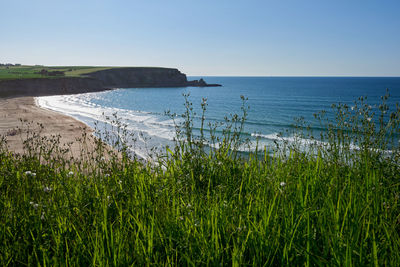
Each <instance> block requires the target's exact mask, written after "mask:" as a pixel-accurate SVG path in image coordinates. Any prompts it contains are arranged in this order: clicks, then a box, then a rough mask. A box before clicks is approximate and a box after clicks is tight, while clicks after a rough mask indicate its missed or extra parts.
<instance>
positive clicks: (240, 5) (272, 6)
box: [0, 0, 400, 76]
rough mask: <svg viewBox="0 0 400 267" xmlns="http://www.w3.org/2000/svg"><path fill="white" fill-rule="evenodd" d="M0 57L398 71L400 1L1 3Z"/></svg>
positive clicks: (246, 70)
mask: <svg viewBox="0 0 400 267" xmlns="http://www.w3.org/2000/svg"><path fill="white" fill-rule="evenodd" d="M0 18H1V20H0V21H1V24H0V25H1V26H0V34H1V35H0V62H3V63H4V62H10V63H22V64H43V65H106V66H163V67H176V68H179V69H180V70H181V71H183V72H185V73H186V74H188V75H250V76H270V75H272V76H280V75H283V76H291V75H293V76H297V75H307V76H314V75H324V76H325V75H326V76H331V75H334V76H341V75H346V76H400V1H399V0H393V1H386V0H376V1H370V0H345V1H342V0H329V1H328V0H326V1H324V0H292V1H290V0H275V1H268V0H263V1H258V0H257V1H256V0H212V1H211V0H210V1H209V0H201V1H200V0H180V1H178V0H157V1H156V0H140V1H139V0H132V1H128V0H126V1H122V0H108V1H106V0H95V1H92V0H80V1H72V0H71V1H58V0H52V1H42V0H36V1H35V0H25V1H21V0H12V1H8V0H0Z"/></svg>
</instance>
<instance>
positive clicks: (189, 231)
mask: <svg viewBox="0 0 400 267" xmlns="http://www.w3.org/2000/svg"><path fill="white" fill-rule="evenodd" d="M384 100H385V98H384ZM202 106H203V107H204V108H205V107H206V104H205V103H203V105H202ZM186 107H187V111H186V113H185V114H183V117H184V118H185V121H184V122H183V123H182V124H179V125H177V127H178V128H177V129H178V131H177V143H176V144H177V147H176V149H173V150H169V149H167V151H165V153H163V154H161V155H160V156H159V157H156V158H154V159H153V162H155V163H157V164H147V165H145V164H143V163H141V162H139V161H137V160H135V159H132V158H130V157H127V156H126V155H127V154H126V152H127V151H129V150H128V148H129V147H127V146H126V145H124V144H121V142H120V141H121V136H122V137H123V138H124V139H125V138H127V137H129V136H126V135H125V134H124V133H125V130H124V129H125V126H124V125H122V124H120V123H115V121H118V120H115V121H114V127H117V129H118V130H117V134H116V135H113V133H112V132H110V133H109V134H106V135H105V136H104V138H105V139H106V140H113V141H110V142H112V144H114V145H115V147H119V148H120V150H121V153H122V154H123V155H124V156H123V158H120V157H118V156H117V155H115V156H111V158H110V159H104V158H103V155H104V150H105V149H107V147H105V146H104V145H103V143H102V142H99V143H98V148H97V151H98V153H97V154H93V156H92V157H91V158H88V159H79V160H74V159H70V158H69V151H68V147H66V149H64V148H63V147H60V146H59V143H58V137H57V136H55V137H54V138H52V139H49V138H40V137H38V136H37V135H35V133H31V134H30V135H27V136H26V135H24V138H25V140H28V141H27V142H26V143H25V145H26V148H25V149H26V155H25V156H14V155H13V154H12V153H10V152H9V151H8V150H7V148H6V147H5V143H4V142H1V141H0V210H1V213H0V247H1V253H0V265H2V266H8V265H10V266H14V265H28V266H30V265H34V266H60V265H61V266H67V265H71V266H132V265H134V266H136V265H137V266H150V265H157V266H195V265H201V266H250V265H251V266H379V265H383V266H399V265H400V167H399V166H400V145H399V143H398V142H397V141H396V140H393V139H392V137H393V135H394V134H397V135H398V134H399V133H400V130H399V124H400V108H399V107H397V109H396V110H393V111H390V112H391V113H390V116H389V117H390V119H389V120H388V121H386V122H382V123H381V124H380V125H375V124H374V122H373V121H371V120H370V119H369V118H370V117H371V114H370V109H369V107H368V105H367V103H363V102H362V100H361V102H358V103H357V104H356V107H357V108H355V109H354V110H353V109H350V108H349V107H347V106H345V105H337V106H335V107H334V109H335V110H336V111H337V116H336V121H325V120H324V119H323V117H321V123H323V124H324V126H326V127H327V128H328V133H327V134H326V135H325V136H321V138H322V139H323V140H324V141H325V142H328V143H329V146H324V145H320V143H317V145H316V146H314V147H311V145H310V149H309V150H307V152H304V150H301V149H299V146H298V145H297V144H296V143H295V144H292V145H287V146H283V147H280V148H273V150H271V151H267V150H264V151H259V152H258V153H250V155H249V156H248V157H246V158H240V157H239V155H240V154H238V151H237V147H238V145H239V144H241V143H242V141H243V140H241V138H240V129H241V122H242V121H243V120H244V119H245V117H246V111H245V109H244V114H243V117H240V116H238V117H235V116H233V117H232V118H230V119H229V120H227V122H226V124H225V127H226V128H225V130H226V131H225V132H224V133H225V138H223V139H214V142H215V143H218V144H219V146H218V147H219V148H218V149H216V148H212V149H211V151H207V153H206V152H205V148H204V139H203V138H202V136H200V137H194V136H193V132H192V127H193V124H192V118H193V115H194V114H193V113H192V110H191V105H190V104H188V103H187V105H186ZM244 107H245V105H244ZM380 109H381V111H380V112H381V115H383V114H386V113H389V110H388V107H387V106H386V105H385V104H384V103H383V104H382V105H381V108H380ZM321 114H322V115H323V113H321ZM322 115H321V116H322ZM378 115H379V114H377V116H378ZM299 129H301V127H299ZM214 130H215V128H214V127H213V126H211V133H213V131H214ZM298 134H299V135H300V134H302V132H298ZM82 140H84V139H82ZM352 144H357V145H359V147H360V149H358V150H353V149H351V146H350V145H352ZM85 147H86V146H85V142H84V141H82V150H84V148H85ZM389 147H390V149H391V154H390V155H388V154H387V153H385V151H387V150H388V148H389ZM302 151H303V152H302ZM268 152H274V153H268Z"/></svg>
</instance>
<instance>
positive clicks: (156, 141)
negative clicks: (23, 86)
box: [35, 93, 175, 158]
mask: <svg viewBox="0 0 400 267" xmlns="http://www.w3.org/2000/svg"><path fill="white" fill-rule="evenodd" d="M98 94H101V93H87V94H79V95H61V96H44V97H36V98H35V101H36V104H37V105H38V106H40V107H42V108H45V109H49V110H53V111H57V112H60V113H63V114H66V115H69V116H72V117H74V118H75V119H77V120H80V121H82V122H84V123H86V124H87V125H88V126H91V127H94V125H95V122H103V123H105V124H106V125H108V126H111V125H114V126H116V125H117V123H116V120H118V121H119V122H121V123H123V124H124V125H126V130H128V132H129V133H131V134H133V135H134V138H135V139H136V142H135V144H134V145H133V147H134V148H135V149H134V152H135V153H136V154H137V155H139V156H141V157H144V158H147V157H148V156H149V154H150V152H149V151H150V149H151V148H153V147H158V148H161V147H162V146H163V145H171V143H172V140H173V139H174V137H175V129H174V124H173V121H172V120H170V119H166V118H162V117H161V116H157V115H155V114H151V113H150V112H143V111H133V110H126V109H120V108H111V107H105V106H101V105H98V104H96V103H93V102H92V100H93V99H94V98H97V97H98ZM109 128H110V127H109Z"/></svg>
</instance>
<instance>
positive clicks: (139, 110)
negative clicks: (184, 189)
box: [36, 76, 400, 158]
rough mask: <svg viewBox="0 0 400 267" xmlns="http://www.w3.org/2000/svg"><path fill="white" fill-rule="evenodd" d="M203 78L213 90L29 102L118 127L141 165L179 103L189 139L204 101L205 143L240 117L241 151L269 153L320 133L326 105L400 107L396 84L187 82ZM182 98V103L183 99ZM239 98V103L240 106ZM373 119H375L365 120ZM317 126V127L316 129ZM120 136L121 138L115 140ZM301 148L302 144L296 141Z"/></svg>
mask: <svg viewBox="0 0 400 267" xmlns="http://www.w3.org/2000/svg"><path fill="white" fill-rule="evenodd" d="M199 78H204V80H205V81H206V82H207V83H217V84H221V85H222V86H221V87H185V88H124V89H115V90H111V91H104V92H96V93H85V94H75V95H59V96H45V97H38V98H36V102H37V104H38V105H39V106H41V107H43V108H46V109H50V110H54V111H58V112H61V113H63V114H66V115H69V116H72V117H74V118H76V119H77V120H80V121H82V122H84V123H86V124H87V125H88V126H90V127H92V128H96V129H97V130H98V131H99V134H100V135H101V136H103V137H104V134H101V132H102V131H104V129H107V131H116V129H117V128H118V127H117V126H118V125H120V126H121V125H124V127H123V128H124V134H123V135H124V138H125V141H126V142H128V143H130V145H131V147H132V150H133V151H134V153H135V154H136V155H138V156H140V157H142V158H148V157H149V155H150V154H151V153H154V151H158V152H163V151H165V147H166V146H170V147H171V146H173V145H174V138H175V137H176V127H175V126H176V125H177V124H180V123H182V122H183V118H182V116H180V115H182V114H184V113H185V111H186V107H185V103H186V100H185V99H187V101H188V102H190V103H191V105H189V108H192V113H193V114H192V119H193V133H194V135H195V136H199V135H200V125H201V120H202V119H201V118H202V105H201V103H202V102H203V101H204V100H206V103H207V106H206V112H205V123H204V133H205V136H206V138H210V131H209V129H210V126H209V125H213V126H215V125H220V126H219V127H218V128H217V130H216V131H215V134H216V135H217V136H222V133H223V129H224V127H225V126H226V125H227V119H228V120H230V119H231V118H232V117H233V116H235V114H237V115H238V116H239V118H240V117H242V116H243V115H244V113H243V109H244V110H245V111H246V120H245V122H244V125H243V126H244V128H243V131H242V135H241V136H242V137H243V138H246V139H248V140H249V142H248V143H247V144H246V146H243V147H240V149H241V150H243V151H252V150H255V149H264V148H266V149H268V150H269V149H273V147H274V146H275V145H276V143H277V141H279V140H282V138H284V139H285V140H286V141H289V142H290V141H291V140H294V137H295V134H296V133H295V131H293V130H294V129H296V125H298V124H299V119H300V120H303V121H304V122H306V124H308V125H309V126H310V129H314V130H315V131H317V132H318V131H319V132H321V131H324V130H326V129H324V127H323V126H321V124H320V123H319V121H318V120H317V119H316V118H315V116H314V114H316V113H318V112H321V111H325V112H326V113H325V116H326V117H327V118H329V119H334V118H335V112H334V110H333V109H332V104H338V103H341V104H346V105H348V106H349V108H350V107H354V106H355V102H354V101H356V100H357V99H359V98H360V97H364V98H366V103H367V104H368V106H369V107H370V108H371V112H378V107H379V104H380V103H381V101H382V100H381V96H384V95H385V94H387V92H389V94H390V97H389V99H388V101H387V104H388V106H389V108H390V110H392V111H393V110H394V109H395V108H396V103H400V77H214V76H210V77H194V76H192V77H190V76H189V77H188V80H194V79H199ZM185 96H186V98H185ZM243 98H244V99H245V101H243ZM372 119H373V120H377V116H375V117H372ZM321 127H322V128H321ZM118 134H119V135H121V132H119V133H118ZM303 141H304V142H307V140H303Z"/></svg>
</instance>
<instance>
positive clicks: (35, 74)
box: [0, 65, 113, 80]
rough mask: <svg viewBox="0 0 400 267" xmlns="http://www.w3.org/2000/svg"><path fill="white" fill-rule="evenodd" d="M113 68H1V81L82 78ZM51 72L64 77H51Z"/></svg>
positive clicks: (25, 66) (36, 66) (37, 66)
mask: <svg viewBox="0 0 400 267" xmlns="http://www.w3.org/2000/svg"><path fill="white" fill-rule="evenodd" d="M112 68H113V67H90V66H59V67H48V66H40V65H35V66H27V65H23V66H0V80H15V79H32V78H55V77H82V76H85V75H86V74H89V73H92V72H95V71H100V70H107V69H112ZM43 70H45V71H47V72H48V73H51V72H62V73H64V74H62V75H54V76H52V75H49V74H47V75H46V74H45V72H43V73H41V72H42V71H43Z"/></svg>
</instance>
